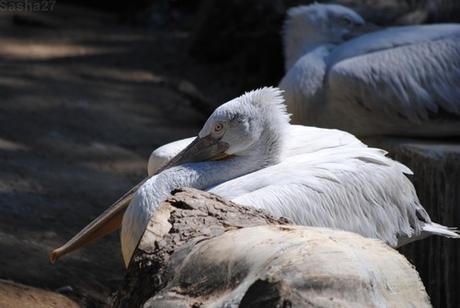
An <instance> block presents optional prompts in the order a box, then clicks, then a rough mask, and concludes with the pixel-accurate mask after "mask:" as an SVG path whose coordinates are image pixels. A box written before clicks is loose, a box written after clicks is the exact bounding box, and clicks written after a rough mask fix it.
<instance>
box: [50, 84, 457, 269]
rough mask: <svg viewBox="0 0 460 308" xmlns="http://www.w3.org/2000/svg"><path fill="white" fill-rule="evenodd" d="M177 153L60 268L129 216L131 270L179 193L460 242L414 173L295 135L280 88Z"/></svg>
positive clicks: (373, 154) (339, 140)
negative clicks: (152, 226) (426, 204)
mask: <svg viewBox="0 0 460 308" xmlns="http://www.w3.org/2000/svg"><path fill="white" fill-rule="evenodd" d="M290 135H291V137H292V136H294V135H295V136H296V139H292V138H291V139H290V140H289V137H290ZM168 147H169V148H171V149H172V152H174V151H178V150H179V149H180V148H183V147H185V148H183V149H182V151H180V152H179V153H178V154H177V155H175V156H174V157H173V158H170V156H169V154H165V153H168V151H167V148H168ZM168 147H163V148H160V149H159V150H157V151H156V153H159V154H158V155H154V157H155V156H158V157H167V158H166V159H165V160H164V161H167V162H166V165H164V162H163V163H159V164H157V165H155V163H152V162H155V161H157V162H158V161H161V160H162V158H160V159H155V158H154V159H151V160H150V161H151V166H150V170H154V171H156V175H153V176H151V177H150V178H149V179H148V180H146V181H145V182H143V184H142V185H140V186H139V189H138V190H137V191H136V192H135V193H134V197H133V199H132V201H131V203H130V205H129V207H127V209H126V205H125V204H126V203H125V202H123V200H122V202H120V203H116V204H115V205H113V206H112V207H110V208H109V209H108V210H107V211H106V212H104V213H103V214H102V215H101V216H100V217H99V218H97V219H96V220H95V221H93V222H92V223H91V224H90V225H89V226H88V227H86V228H85V229H83V231H82V232H80V233H79V234H77V235H76V236H75V237H74V238H73V239H71V240H70V241H69V242H68V244H66V245H64V246H63V247H61V248H59V249H57V250H55V251H54V252H53V253H52V255H51V257H50V258H51V260H53V261H54V260H55V259H56V258H57V257H59V256H61V255H63V254H65V253H67V252H69V251H71V250H73V249H76V248H78V247H79V246H81V245H83V244H84V243H86V242H88V241H89V240H92V239H95V238H98V237H100V236H101V235H104V234H106V233H107V231H108V230H113V229H114V227H115V226H116V225H117V224H118V225H119V223H120V221H119V218H120V217H121V214H123V212H124V211H125V209H126V212H125V213H124V216H123V220H122V229H121V246H122V254H123V258H124V261H125V264H126V265H128V264H129V262H130V260H131V257H132V254H133V252H134V250H135V248H136V246H137V244H138V242H139V240H140V238H141V237H142V235H143V233H144V230H145V228H146V226H147V224H148V222H149V219H150V218H151V216H152V214H153V212H154V211H155V209H156V208H157V207H158V205H159V204H160V202H161V201H163V200H164V199H165V198H166V197H167V196H168V195H169V194H170V192H171V191H172V190H173V189H175V188H178V187H194V188H198V189H203V190H207V191H210V192H213V193H216V194H218V195H221V196H223V197H226V198H229V199H232V200H234V201H235V202H237V203H241V204H244V205H248V206H255V207H258V208H261V209H265V210H267V211H268V212H270V213H271V214H273V215H275V216H284V217H288V218H290V219H291V220H293V221H294V222H295V223H297V224H304V225H311V226H322V227H330V228H337V229H343V230H348V231H354V232H357V233H360V234H362V235H364V236H367V237H372V238H379V239H382V240H383V241H385V242H387V243H388V244H390V245H392V246H398V245H402V244H404V243H406V242H408V241H411V240H415V239H420V238H423V237H425V236H427V235H429V234H438V235H443V236H448V237H459V236H458V235H457V234H456V233H455V232H453V231H450V230H449V229H448V228H446V227H444V226H441V225H438V224H435V223H432V222H431V220H430V218H429V216H428V214H427V213H426V212H425V210H424V209H423V207H422V206H421V205H420V203H419V201H418V198H417V195H416V193H415V190H414V187H413V185H412V183H411V182H410V181H409V180H408V179H407V178H406V176H405V175H404V174H403V173H410V170H409V169H408V168H407V167H405V166H403V165H402V164H400V163H398V162H396V161H393V160H391V159H389V158H387V157H385V152H384V151H382V150H380V149H374V148H368V147H367V146H365V145H364V144H362V143H361V142H359V141H358V140H357V139H356V138H354V137H353V136H351V135H349V134H347V133H344V132H340V131H335V130H327V129H318V128H311V127H302V126H291V125H290V124H289V116H288V115H287V113H286V108H285V105H284V103H283V99H282V97H281V93H280V91H279V90H278V89H275V88H263V89H260V90H256V91H252V92H249V93H246V94H244V95H242V96H241V97H239V98H236V99H234V100H232V101H230V102H228V103H226V104H224V105H222V106H220V107H219V108H217V109H216V110H215V111H214V113H213V114H212V115H211V116H210V117H209V119H208V120H207V121H206V123H205V125H204V127H203V128H202V129H201V131H200V132H199V134H198V137H197V138H195V139H194V140H193V141H191V142H190V139H188V140H184V141H181V142H179V143H175V144H172V145H169V146H168ZM197 161H198V162H197ZM152 164H153V166H152ZM155 169H156V170H155Z"/></svg>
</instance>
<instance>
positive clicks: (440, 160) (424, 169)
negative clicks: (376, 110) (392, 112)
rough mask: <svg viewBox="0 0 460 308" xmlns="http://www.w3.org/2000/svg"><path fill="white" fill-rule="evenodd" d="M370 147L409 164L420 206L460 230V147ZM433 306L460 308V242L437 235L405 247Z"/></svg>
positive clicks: (391, 143) (381, 142)
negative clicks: (382, 150) (381, 150)
mask: <svg viewBox="0 0 460 308" xmlns="http://www.w3.org/2000/svg"><path fill="white" fill-rule="evenodd" d="M366 143H368V144H372V145H373V146H377V147H381V148H383V149H386V150H388V151H389V153H390V154H389V155H390V156H392V157H394V158H395V159H397V160H398V161H401V162H402V163H404V164H405V165H407V166H408V167H409V168H410V169H411V170H412V171H413V172H414V176H413V177H410V178H411V180H412V181H413V183H414V186H415V189H416V190H417V194H418V196H419V198H420V201H421V203H422V204H423V206H424V207H425V209H426V210H427V212H428V213H429V214H430V216H431V218H432V219H433V221H436V222H438V223H441V224H443V225H446V226H452V227H460V143H459V142H458V141H455V140H450V141H449V140H445V141H442V140H428V139H408V138H372V139H368V140H366ZM401 252H402V253H403V254H404V255H405V256H406V257H407V258H408V259H409V260H410V261H411V262H412V263H413V264H414V265H415V267H416V268H417V270H418V271H419V273H420V276H421V277H422V280H423V282H424V284H425V287H426V289H427V291H428V294H429V295H430V298H431V302H432V304H433V306H434V307H446V308H455V307H460V293H459V292H458V290H459V288H460V283H459V281H458V277H460V241H457V240H451V239H446V238H442V237H436V236H433V237H431V238H428V239H425V240H423V241H418V242H415V243H411V244H409V245H407V246H404V247H403V248H402V249H401Z"/></svg>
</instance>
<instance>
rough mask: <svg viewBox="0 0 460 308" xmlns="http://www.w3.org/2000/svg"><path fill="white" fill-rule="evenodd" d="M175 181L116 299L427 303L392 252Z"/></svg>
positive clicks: (122, 302)
mask: <svg viewBox="0 0 460 308" xmlns="http://www.w3.org/2000/svg"><path fill="white" fill-rule="evenodd" d="M287 223H288V221H286V220H285V219H275V218H273V217H271V216H270V215H269V214H266V213H265V212H263V211H260V210H257V209H254V208H248V207H244V206H240V205H237V204H235V203H232V202H230V201H226V200H224V199H222V198H219V197H217V196H215V195H212V194H209V193H205V192H201V191H197V190H193V189H181V190H177V191H176V192H174V193H173V196H172V197H171V198H169V199H168V200H167V201H166V202H164V203H163V204H162V205H161V207H160V208H159V210H158V212H157V213H156V215H155V216H154V217H152V219H151V223H150V225H149V226H148V228H147V230H146V233H145V234H144V236H143V238H142V240H141V243H140V244H139V246H138V249H137V250H136V253H135V255H134V258H133V260H132V261H131V264H130V266H129V268H128V274H127V276H126V278H125V281H124V284H123V286H122V287H121V288H120V289H119V290H118V291H117V293H116V294H115V295H114V297H113V299H112V305H113V306H114V307H128V306H129V307H139V306H144V307H201V306H212V307H236V306H237V305H238V306H239V307H262V306H264V307H292V306H294V307H319V306H321V307H324V306H327V307H331V306H332V307H382V306H384V307H430V303H429V299H428V296H427V294H426V292H425V289H424V287H423V284H422V282H421V280H420V278H419V276H418V273H417V272H416V271H415V270H414V269H413V267H412V266H411V264H410V263H409V262H408V261H407V260H406V259H405V258H404V257H403V256H402V255H400V254H399V253H398V252H397V251H396V250H393V249H391V248H390V247H388V246H387V245H385V244H384V243H383V242H381V241H378V240H374V239H367V238H364V237H362V236H360V235H357V234H354V233H349V232H344V231H337V230H330V229H324V228H313V227H304V226H293V225H288V224H287Z"/></svg>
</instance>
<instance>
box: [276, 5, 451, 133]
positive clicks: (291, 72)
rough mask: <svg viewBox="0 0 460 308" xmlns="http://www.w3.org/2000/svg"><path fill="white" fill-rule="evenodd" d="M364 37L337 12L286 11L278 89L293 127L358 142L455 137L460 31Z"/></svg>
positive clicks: (357, 19)
mask: <svg viewBox="0 0 460 308" xmlns="http://www.w3.org/2000/svg"><path fill="white" fill-rule="evenodd" d="M370 30H375V29H374V28H373V27H369V26H368V24H366V22H365V21H364V19H363V18H362V17H361V16H359V15H358V14H357V13H356V12H354V11H353V10H350V9H348V8H346V7H343V6H340V5H325V4H312V5H309V6H300V7H297V8H293V9H290V10H289V12H288V16H287V20H286V22H285V29H284V51H285V68H286V72H287V73H286V75H285V76H284V78H283V79H282V81H281V83H280V88H281V89H284V90H285V91H286V95H285V97H286V101H287V106H288V111H289V112H290V113H292V114H293V122H294V123H298V124H304V125H314V126H320V127H331V128H339V129H343V130H346V131H349V132H351V133H353V134H356V135H361V136H365V135H384V134H386V135H390V134H391V135H405V136H452V135H457V136H458V135H460V87H459V85H460V25H458V24H444V25H421V26H420V25H419V26H405V27H393V28H387V29H385V30H381V31H377V32H372V33H367V34H363V33H364V32H368V31H370ZM361 34H363V35H361ZM360 35H361V36H360ZM356 36H358V37H356ZM352 37H356V38H354V39H351V38H352Z"/></svg>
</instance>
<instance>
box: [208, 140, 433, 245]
mask: <svg viewBox="0 0 460 308" xmlns="http://www.w3.org/2000/svg"><path fill="white" fill-rule="evenodd" d="M384 153H385V152H384V151H382V150H379V149H374V148H366V147H336V148H326V149H322V150H319V151H316V152H312V153H307V154H303V155H297V156H292V157H290V158H288V159H286V160H285V161H283V163H280V164H278V165H275V166H271V167H269V168H265V169H262V170H259V171H256V172H253V173H250V174H247V175H245V176H242V177H239V178H236V179H234V180H231V181H228V182H225V183H223V184H220V185H218V186H216V187H213V188H211V189H209V191H210V192H213V193H216V194H218V195H221V196H224V197H227V198H230V199H232V200H233V201H235V202H237V203H240V204H245V205H248V206H255V207H257V208H261V209H265V210H267V211H268V212H270V213H271V214H273V215H275V216H284V217H287V218H289V219H291V220H293V221H294V222H295V223H297V224H303V225H311V226H321V227H330V228H337V229H343V230H348V231H353V232H357V233H360V234H362V235H364V236H367V237H373V238H380V239H384V240H385V241H386V242H387V243H389V244H390V245H392V246H397V245H398V239H399V238H400V237H411V236H412V235H414V234H415V235H418V234H420V232H421V230H422V227H423V225H424V222H423V221H420V220H419V219H418V217H417V216H419V217H420V216H421V217H424V219H425V220H426V221H429V217H428V215H427V214H426V212H425V211H424V209H423V208H422V207H421V205H420V204H419V201H418V199H417V196H416V193H415V189H414V187H413V185H412V183H411V182H410V181H409V179H407V178H406V177H405V176H404V175H403V172H407V168H406V167H405V166H403V165H402V164H400V163H398V162H395V161H393V160H391V159H389V158H387V157H385V155H384Z"/></svg>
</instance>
